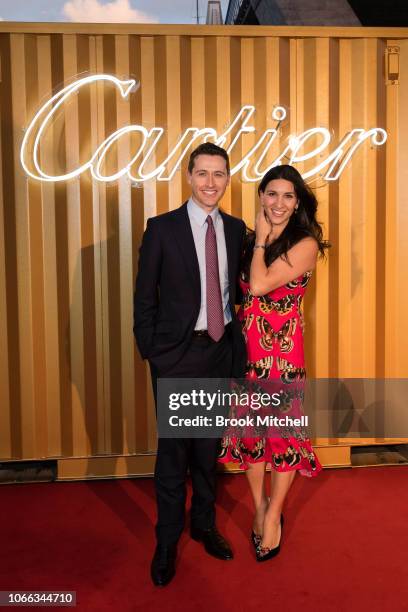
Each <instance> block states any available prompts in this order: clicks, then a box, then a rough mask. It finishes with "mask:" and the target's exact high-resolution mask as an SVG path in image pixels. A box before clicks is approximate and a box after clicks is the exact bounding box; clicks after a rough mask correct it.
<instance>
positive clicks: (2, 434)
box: [0, 24, 408, 459]
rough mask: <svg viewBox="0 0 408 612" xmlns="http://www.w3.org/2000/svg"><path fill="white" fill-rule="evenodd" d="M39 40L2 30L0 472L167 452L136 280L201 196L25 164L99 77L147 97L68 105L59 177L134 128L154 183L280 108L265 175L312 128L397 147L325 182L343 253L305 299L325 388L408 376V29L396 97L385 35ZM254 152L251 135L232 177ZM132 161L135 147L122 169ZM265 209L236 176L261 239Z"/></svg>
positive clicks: (40, 33)
mask: <svg viewBox="0 0 408 612" xmlns="http://www.w3.org/2000/svg"><path fill="white" fill-rule="evenodd" d="M40 26H41V24H37V25H35V26H34V25H30V26H27V25H24V24H19V25H18V26H16V25H15V24H14V25H13V26H10V27H8V24H2V26H1V31H2V32H3V33H2V34H0V55H1V83H0V110H1V118H2V121H1V127H0V144H1V146H0V403H1V410H0V457H1V458H4V459H8V458H25V459H27V458H34V457H35V458H40V457H81V456H84V457H86V456H95V455H100V454H112V453H117V454H134V453H141V452H145V451H149V450H154V447H155V419H154V411H153V404H152V398H151V391H150V382H149V376H148V372H147V371H146V368H145V365H144V364H143V363H142V362H141V360H140V359H139V357H138V354H137V351H136V349H135V345H134V340H133V335H132V294H133V284H134V277H135V270H136V266H137V256H138V247H139V244H140V240H141V236H142V233H143V228H144V225H145V222H146V219H147V218H148V217H150V216H153V215H155V214H158V213H160V212H163V211H166V210H169V209H173V208H176V207H177V206H178V205H179V204H180V203H181V202H182V201H183V199H185V198H186V197H187V196H188V193H189V191H188V185H187V183H186V180H185V177H184V172H181V171H180V172H177V173H176V174H175V176H174V178H173V179H172V180H171V181H170V182H169V183H165V182H156V181H155V180H151V181H148V182H145V183H144V184H143V186H142V187H141V188H137V187H135V186H134V185H133V186H132V185H131V183H130V182H129V181H128V180H127V179H126V178H121V179H119V180H118V181H116V182H113V183H108V184H104V183H100V182H99V183H98V182H95V181H94V182H92V180H91V179H90V174H89V172H87V173H84V174H82V175H81V176H80V177H79V178H75V179H72V180H71V181H68V182H62V183H45V182H43V183H39V182H36V181H34V180H31V179H30V180H29V179H28V178H27V177H26V176H25V174H24V172H23V169H22V167H21V164H20V160H19V150H20V146H21V142H22V138H23V135H24V128H26V127H27V125H28V123H29V121H30V120H31V118H32V117H33V115H34V113H35V112H36V110H37V109H38V108H39V107H40V106H41V105H42V104H44V102H46V101H47V99H49V97H50V95H51V92H54V93H55V92H56V91H58V90H59V89H61V87H62V86H64V85H67V84H68V83H70V82H72V80H73V79H75V78H78V76H84V75H86V74H88V73H96V72H101V73H102V72H105V73H109V74H113V75H116V76H118V77H120V78H128V77H129V76H131V77H134V78H136V79H140V80H141V83H142V86H141V88H140V89H139V90H138V91H136V92H135V93H133V94H131V96H130V97H129V99H128V100H122V99H121V97H120V96H119V94H118V93H117V92H115V91H114V89H113V88H112V87H110V86H109V85H105V86H104V85H101V84H98V85H93V86H90V87H89V88H87V89H86V90H85V89H84V90H83V91H81V92H80V93H79V94H78V95H77V96H76V97H75V98H74V99H73V100H71V102H70V104H69V105H66V106H65V107H64V109H63V112H62V113H61V116H60V117H58V118H57V119H56V121H55V122H54V124H53V126H52V127H51V129H49V130H48V131H47V133H46V135H45V138H44V139H43V140H42V144H41V155H42V159H44V160H46V163H47V168H48V170H50V171H55V172H59V171H61V169H62V171H64V169H65V167H68V168H73V167H75V166H77V165H79V163H83V162H84V160H86V159H88V157H89V155H90V152H91V151H95V149H96V147H97V146H98V144H99V143H100V142H101V141H102V140H103V139H104V138H106V137H107V136H108V135H109V134H111V133H112V132H113V131H114V130H115V129H118V128H119V127H122V126H124V125H127V124H130V123H133V124H135V123H136V124H142V125H144V126H146V127H149V128H151V127H153V126H155V125H156V126H162V127H164V128H165V136H164V137H163V138H164V140H165V146H161V148H159V149H158V151H157V156H156V159H155V158H154V156H153V158H152V160H151V161H150V162H149V163H150V164H151V167H154V166H155V163H157V161H160V160H161V159H162V158H163V156H164V153H165V152H166V151H165V149H166V147H170V146H173V144H174V143H175V142H176V141H177V139H178V138H179V136H180V134H181V133H182V132H183V131H184V130H185V129H186V128H187V127H190V126H193V125H194V126H197V127H205V126H211V127H215V128H217V129H218V130H219V131H222V130H223V129H225V126H226V125H227V124H228V122H230V121H231V119H232V118H233V117H235V116H236V113H237V112H238V110H239V109H240V108H241V107H242V106H243V105H245V104H250V105H254V106H255V107H256V115H255V117H254V121H255V123H254V125H255V127H256V130H257V134H259V133H261V132H263V131H264V130H265V129H267V128H268V127H274V125H275V122H274V121H273V120H272V118H271V111H272V108H273V106H274V105H275V104H277V103H280V104H282V105H284V106H286V107H287V108H289V110H290V112H289V117H288V121H287V122H286V123H285V124H283V125H282V129H281V133H280V136H279V138H278V139H277V141H276V143H275V144H274V146H273V149H272V151H271V153H270V154H269V156H268V159H273V158H274V155H276V154H277V153H279V152H281V151H282V150H283V147H284V143H285V142H286V139H287V137H288V135H289V134H290V133H299V132H301V131H303V130H306V129H308V128H310V127H313V126H323V127H327V128H329V129H331V130H332V132H333V140H334V142H336V143H337V142H338V141H339V140H340V138H342V137H343V136H344V135H345V134H346V133H347V132H348V131H349V130H350V129H352V128H356V127H364V128H366V129H368V128H372V127H376V126H380V127H384V128H385V129H387V131H388V142H387V145H386V147H373V146H371V147H370V145H369V143H366V144H365V145H364V146H362V147H361V148H360V149H359V150H358V152H357V153H356V155H355V156H354V158H353V162H352V163H351V164H350V165H349V166H348V168H347V169H346V170H345V171H344V173H343V174H342V175H341V177H340V180H339V181H336V182H332V183H330V184H329V183H324V182H323V181H320V183H319V185H320V186H319V187H318V189H317V195H318V199H319V202H320V213H319V216H320V219H321V220H322V221H323V222H324V226H325V231H326V235H327V236H328V237H329V238H330V240H331V241H332V243H333V248H332V249H331V251H330V253H329V257H328V261H327V262H324V263H320V264H319V266H318V270H317V273H316V275H315V279H314V282H313V285H312V287H311V288H310V289H309V295H308V299H307V300H306V320H307V329H306V343H307V366H308V371H309V374H310V375H312V376H320V377H326V376H333V377H336V376H340V377H347V376H352V377H359V376H366V377H374V376H379V377H381V376H384V375H387V376H396V377H397V376H405V375H406V371H407V359H406V355H407V352H408V323H407V318H406V316H405V312H404V310H405V304H406V303H407V302H408V299H407V298H408V295H407V292H408V289H407V286H406V283H404V282H402V279H403V278H404V268H403V266H404V262H406V261H407V260H408V257H407V256H408V241H407V238H406V236H407V235H408V212H407V211H408V206H407V204H408V202H406V199H407V198H408V195H407V190H406V188H405V185H404V183H403V177H404V169H405V168H406V167H407V162H408V159H407V157H408V151H407V145H406V142H407V140H406V136H407V134H408V125H407V118H406V117H404V114H403V112H401V110H403V109H404V108H405V106H406V105H407V102H408V84H407V82H406V81H407V79H406V78H404V67H405V69H406V66H407V65H408V46H407V41H406V40H405V37H407V38H408V33H407V32H405V33H402V32H400V31H398V32H393V33H392V37H393V38H395V36H397V35H400V36H401V40H395V39H394V40H393V41H390V43H391V42H392V44H393V45H398V46H399V47H400V49H401V53H400V64H401V76H400V83H399V84H395V85H387V86H386V84H385V78H384V53H385V48H386V46H387V44H389V43H388V42H387V36H390V34H389V31H388V32H382V31H381V30H378V29H375V30H372V29H368V30H359V32H357V31H356V30H355V29H353V30H352V32H351V31H349V30H347V29H340V30H339V29H335V30H329V31H328V30H325V31H324V32H323V33H322V34H321V37H319V32H320V30H316V29H309V28H306V29H299V28H298V29H292V30H291V29H290V28H261V29H259V28H246V29H242V28H224V29H223V28H219V27H214V28H208V27H207V28H188V27H185V28H180V27H179V26H177V28H174V27H173V28H172V27H163V26H155V27H152V26H144V27H140V28H139V27H138V28H137V30H136V29H135V27H133V29H132V28H130V27H127V28H123V27H118V28H117V29H116V30H115V29H114V28H113V26H108V27H106V28H105V27H102V26H84V25H80V26H78V25H76V26H75V27H74V26H72V25H71V26H68V25H67V26H65V25H64V26H62V25H57V24H56V25H55V27H54V26H45V25H44V26H43V29H42V30H41V27H40ZM7 28H8V30H9V32H7ZM5 30H6V31H5ZM115 31H116V32H118V34H115ZM10 32H11V33H10ZM53 32H54V33H53ZM132 32H139V34H138V33H132ZM234 34H235V35H234ZM300 35H302V38H299V36H300ZM390 38H391V36H390ZM255 142H256V135H251V134H249V135H247V136H245V137H244V138H242V139H241V144H240V146H238V147H236V150H235V152H234V153H233V154H232V161H233V163H236V162H237V161H239V159H241V156H242V155H243V154H244V153H245V152H246V151H247V150H248V148H249V147H250V146H251V145H253V144H254V143H255ZM50 151H51V152H52V153H53V154H52V156H51V155H50ZM128 159H129V142H125V140H122V141H121V142H120V144H119V145H118V146H117V149H116V152H115V155H114V159H113V162H112V163H113V165H114V166H115V164H117V163H119V166H123V164H124V163H125V162H126V160H128ZM50 160H51V161H50ZM265 163H266V161H265ZM307 164H308V162H306V163H305V166H304V169H307V167H308V166H307ZM51 165H52V166H53V168H51ZM147 169H148V166H147ZM256 203H257V198H256V189H255V185H254V184H253V183H245V182H242V181H241V180H240V177H239V176H238V175H237V176H235V177H234V178H233V180H232V184H231V187H230V188H229V190H228V193H227V194H226V197H225V200H224V208H225V209H226V210H228V211H231V212H232V213H233V214H235V215H237V216H242V218H243V219H244V220H245V221H246V222H247V223H248V224H249V225H253V221H254V215H255V210H256Z"/></svg>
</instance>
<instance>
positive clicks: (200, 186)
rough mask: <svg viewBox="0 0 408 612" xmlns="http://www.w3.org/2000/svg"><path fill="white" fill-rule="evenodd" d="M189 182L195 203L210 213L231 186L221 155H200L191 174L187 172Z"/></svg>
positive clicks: (225, 164)
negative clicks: (229, 185)
mask: <svg viewBox="0 0 408 612" xmlns="http://www.w3.org/2000/svg"><path fill="white" fill-rule="evenodd" d="M187 180H188V182H189V184H190V185H191V193H192V196H193V200H194V201H195V203H196V204H198V205H199V206H201V208H203V209H204V210H205V211H207V212H208V213H210V212H211V211H212V210H213V209H214V208H215V207H216V206H217V204H218V202H219V201H220V200H221V198H222V196H223V195H224V193H225V190H226V188H227V185H228V184H229V181H230V177H229V174H228V172H227V163H226V161H225V159H224V158H223V157H221V155H198V157H196V158H195V160H194V168H193V170H192V172H191V174H190V173H189V172H187Z"/></svg>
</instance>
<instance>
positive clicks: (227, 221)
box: [220, 210, 237, 296]
mask: <svg viewBox="0 0 408 612" xmlns="http://www.w3.org/2000/svg"><path fill="white" fill-rule="evenodd" d="M220 213H221V216H222V220H223V222H224V235H225V246H226V249H227V260H228V282H229V288H230V296H231V288H232V287H233V286H234V285H235V283H236V278H235V274H234V270H236V269H237V268H236V261H235V259H236V253H237V249H236V248H235V247H234V227H233V223H232V220H231V218H230V217H229V215H226V214H225V213H223V212H222V211H221V210H220Z"/></svg>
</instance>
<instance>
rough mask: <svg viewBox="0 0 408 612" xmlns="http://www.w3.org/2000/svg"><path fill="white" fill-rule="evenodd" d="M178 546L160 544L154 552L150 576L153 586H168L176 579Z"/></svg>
mask: <svg viewBox="0 0 408 612" xmlns="http://www.w3.org/2000/svg"><path fill="white" fill-rule="evenodd" d="M176 556H177V545H176V544H172V545H169V546H166V545H163V544H158V545H157V546H156V550H155V551H154V557H153V560H152V565H151V567H150V575H151V577H152V580H153V584H155V585H156V586H166V584H169V582H170V580H172V579H173V578H174V574H175V573H176V567H175V565H176Z"/></svg>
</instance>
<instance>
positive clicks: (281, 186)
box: [260, 179, 298, 226]
mask: <svg viewBox="0 0 408 612" xmlns="http://www.w3.org/2000/svg"><path fill="white" fill-rule="evenodd" d="M260 201H261V204H262V205H263V207H264V210H265V213H266V216H267V218H268V219H269V221H270V223H271V224H272V225H279V226H285V225H287V223H288V221H289V219H290V217H291V216H292V215H293V213H294V212H295V208H296V207H297V204H298V200H297V197H296V192H295V187H294V185H293V183H291V182H290V181H287V180H285V179H275V180H273V181H269V183H268V184H267V186H266V189H265V191H264V192H263V193H262V192H261V194H260Z"/></svg>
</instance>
